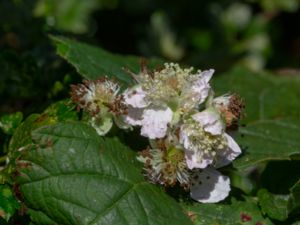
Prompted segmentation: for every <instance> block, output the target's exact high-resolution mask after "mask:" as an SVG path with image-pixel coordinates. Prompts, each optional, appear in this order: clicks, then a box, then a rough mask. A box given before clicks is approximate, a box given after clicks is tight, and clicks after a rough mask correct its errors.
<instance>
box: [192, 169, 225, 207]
mask: <svg viewBox="0 0 300 225" xmlns="http://www.w3.org/2000/svg"><path fill="white" fill-rule="evenodd" d="M190 185H191V186H190V193H191V197H192V198H193V199H194V200H196V201H198V202H202V203H215V202H219V201H222V200H223V199H225V198H226V197H227V196H228V194H229V192H230V180H229V178H228V177H227V176H223V175H222V174H221V173H220V172H218V171H217V170H215V169H213V168H212V167H207V168H206V169H203V170H196V171H194V173H193V174H192V176H191V184H190Z"/></svg>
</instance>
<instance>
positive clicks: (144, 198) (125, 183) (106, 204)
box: [18, 122, 191, 225]
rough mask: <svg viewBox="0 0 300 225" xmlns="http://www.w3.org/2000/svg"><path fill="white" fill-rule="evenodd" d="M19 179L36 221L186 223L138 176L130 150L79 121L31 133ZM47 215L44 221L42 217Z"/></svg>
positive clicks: (167, 200)
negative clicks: (31, 144)
mask: <svg viewBox="0 0 300 225" xmlns="http://www.w3.org/2000/svg"><path fill="white" fill-rule="evenodd" d="M33 139H34V141H35V142H36V143H37V146H36V149H31V150H29V149H28V150H26V151H22V154H23V156H22V157H21V159H20V161H21V162H23V164H24V162H26V163H27V165H28V166H27V167H24V166H23V167H22V168H19V171H20V176H19V177H18V183H19V185H20V190H21V192H22V193H23V196H24V199H25V203H26V205H27V206H28V207H29V208H30V209H32V210H34V211H35V212H39V214H40V215H39V216H38V218H37V216H36V214H37V213H35V214H31V216H32V217H34V218H33V220H34V221H35V222H36V223H37V224H49V219H50V220H51V221H53V222H55V223H57V224H122V225H123V224H140V225H142V224H153V225H154V224H155V225H157V224H175V225H176V224H178V225H182V224H191V222H190V220H189V219H188V217H187V216H185V214H184V213H183V212H182V209H181V208H180V206H179V205H178V204H177V203H176V202H175V201H174V200H173V199H172V198H170V197H168V196H167V195H166V194H164V192H163V191H162V190H160V189H159V188H158V187H156V186H154V185H152V184H149V183H148V182H147V181H145V180H144V177H143V176H142V174H141V167H140V164H139V163H137V161H136V159H135V153H134V152H133V151H131V150H130V149H128V147H127V146H126V145H124V144H122V143H121V142H120V141H119V140H118V139H117V138H103V137H100V136H98V135H97V133H96V131H95V130H94V129H93V128H91V127H90V126H88V125H85V124H83V123H79V122H77V123H59V124H56V125H52V126H48V127H43V128H39V129H37V130H35V131H34V132H33ZM41 214H44V215H45V216H47V218H48V219H47V221H45V220H44V219H43V218H44V216H41Z"/></svg>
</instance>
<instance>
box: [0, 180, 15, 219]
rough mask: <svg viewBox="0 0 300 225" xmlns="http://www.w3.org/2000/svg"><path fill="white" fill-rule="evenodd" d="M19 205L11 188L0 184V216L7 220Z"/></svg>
mask: <svg viewBox="0 0 300 225" xmlns="http://www.w3.org/2000/svg"><path fill="white" fill-rule="evenodd" d="M19 207H20V205H19V203H18V201H17V200H16V199H15V197H14V195H13V193H12V191H11V189H10V188H9V187H8V186H7V185H3V184H0V217H2V218H4V219H5V220H6V221H8V220H9V219H10V217H11V216H12V215H13V214H14V213H15V212H16V211H17V210H18V209H19Z"/></svg>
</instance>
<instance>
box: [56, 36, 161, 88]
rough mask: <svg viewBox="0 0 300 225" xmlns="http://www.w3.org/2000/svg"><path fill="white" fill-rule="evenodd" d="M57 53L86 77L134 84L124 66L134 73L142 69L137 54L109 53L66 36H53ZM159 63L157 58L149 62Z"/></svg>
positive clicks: (152, 63)
mask: <svg viewBox="0 0 300 225" xmlns="http://www.w3.org/2000/svg"><path fill="white" fill-rule="evenodd" d="M51 39H52V40H53V42H54V44H55V46H56V48H57V53H58V54H59V55H60V56H61V57H63V58H64V59H66V60H67V61H68V62H69V63H71V64H72V65H73V66H74V67H75V68H76V70H77V72H78V73H79V74H81V75H82V76H83V77H84V78H86V79H90V80H93V79H96V78H99V77H101V76H108V77H114V78H117V79H118V80H119V81H120V82H121V83H122V84H125V85H130V84H133V80H132V77H131V76H130V75H129V73H128V72H126V71H125V69H124V68H126V69H127V70H130V71H132V72H134V73H139V71H140V59H139V58H138V57H135V56H121V55H116V54H112V53H109V52H107V51H105V50H103V49H101V48H97V47H94V46H91V45H87V44H84V43H80V42H77V41H75V40H71V39H67V38H64V37H58V36H51ZM149 63H150V65H149V66H151V65H155V64H157V63H158V61H157V60H153V61H151V62H149Z"/></svg>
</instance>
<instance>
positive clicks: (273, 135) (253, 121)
mask: <svg viewBox="0 0 300 225" xmlns="http://www.w3.org/2000/svg"><path fill="white" fill-rule="evenodd" d="M299 86H300V79H299V78H298V77H279V76H275V75H271V74H267V73H253V72H251V71H249V70H247V69H245V68H242V67H238V68H235V69H234V70H232V71H230V72H229V73H228V74H224V75H221V76H219V77H216V79H215V80H214V88H215V90H216V91H217V94H218V93H220V94H221V93H223V94H224V93H229V92H231V93H232V92H235V93H238V94H239V95H240V96H241V97H242V98H243V99H244V101H245V104H246V109H245V114H246V116H245V118H244V119H243V120H242V123H246V127H242V128H240V130H239V131H240V135H241V136H239V137H238V139H237V141H238V143H239V144H240V145H241V146H242V147H243V149H244V151H243V152H244V157H240V158H239V159H237V160H235V161H234V166H235V167H237V168H239V169H246V168H248V167H250V166H253V165H255V164H257V163H259V162H264V161H268V160H285V159H290V158H291V156H293V155H295V154H300V143H299V139H300V132H299V131H300V119H299V118H300V105H299V104H298V103H299V98H300V88H299Z"/></svg>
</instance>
